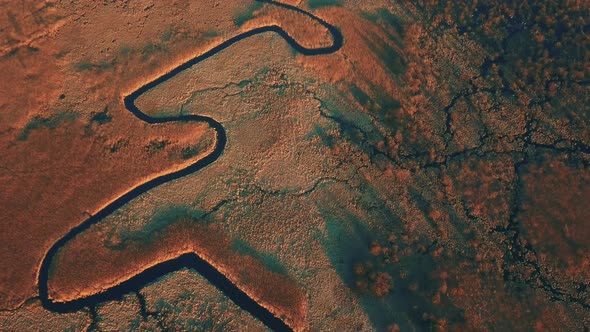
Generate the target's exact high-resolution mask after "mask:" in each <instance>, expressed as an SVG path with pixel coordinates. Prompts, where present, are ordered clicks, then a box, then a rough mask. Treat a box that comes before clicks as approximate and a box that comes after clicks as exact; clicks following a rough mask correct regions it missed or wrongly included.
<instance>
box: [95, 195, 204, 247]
mask: <svg viewBox="0 0 590 332" xmlns="http://www.w3.org/2000/svg"><path fill="white" fill-rule="evenodd" d="M206 214H207V212H206V211H203V210H195V209H192V208H190V207H188V206H186V205H172V206H169V207H165V208H162V209H159V210H157V211H156V213H155V214H154V215H153V217H152V219H151V221H150V222H148V223H145V224H144V225H142V226H141V227H140V228H138V229H126V230H123V231H120V232H119V234H118V238H119V241H117V242H116V243H114V241H113V240H112V238H113V237H114V235H115V234H114V232H113V234H111V236H110V238H109V239H108V240H107V241H106V242H105V246H106V247H108V248H111V249H114V250H121V249H125V248H126V247H127V244H128V243H129V242H130V241H133V242H140V243H144V244H149V243H151V242H152V241H153V240H154V239H155V238H156V236H157V235H158V234H159V233H161V232H162V231H164V230H165V229H166V228H167V227H168V226H170V225H173V224H175V223H177V222H180V221H183V220H188V221H201V222H206V221H204V218H203V217H204V216H205V215H206Z"/></svg>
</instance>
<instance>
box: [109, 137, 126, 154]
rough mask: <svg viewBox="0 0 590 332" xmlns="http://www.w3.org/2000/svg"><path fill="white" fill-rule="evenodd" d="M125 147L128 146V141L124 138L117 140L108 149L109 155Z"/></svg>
mask: <svg viewBox="0 0 590 332" xmlns="http://www.w3.org/2000/svg"><path fill="white" fill-rule="evenodd" d="M127 145H129V139H126V138H121V139H119V140H118V141H117V142H115V144H113V145H112V146H111V147H110V148H109V151H110V152H111V153H115V152H117V151H119V150H121V148H123V147H125V146H127Z"/></svg>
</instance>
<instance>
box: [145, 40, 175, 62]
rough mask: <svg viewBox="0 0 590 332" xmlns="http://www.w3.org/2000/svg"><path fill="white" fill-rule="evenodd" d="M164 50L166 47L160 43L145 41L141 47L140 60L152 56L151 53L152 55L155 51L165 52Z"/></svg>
mask: <svg viewBox="0 0 590 332" xmlns="http://www.w3.org/2000/svg"><path fill="white" fill-rule="evenodd" d="M166 51H168V49H167V48H166V46H165V45H164V44H162V43H153V42H150V43H147V44H146V45H145V46H144V47H143V48H142V49H141V61H147V60H149V59H150V58H151V57H152V55H154V54H156V53H161V52H166Z"/></svg>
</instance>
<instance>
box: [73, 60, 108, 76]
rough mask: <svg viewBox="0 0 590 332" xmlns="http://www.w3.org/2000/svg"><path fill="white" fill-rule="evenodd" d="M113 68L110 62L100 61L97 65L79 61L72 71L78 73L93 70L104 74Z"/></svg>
mask: <svg viewBox="0 0 590 332" xmlns="http://www.w3.org/2000/svg"><path fill="white" fill-rule="evenodd" d="M112 68H113V63H112V62H107V61H101V62H99V63H93V62H89V61H80V62H78V63H76V64H75V65H74V69H76V70H77V71H79V72H85V71H90V70H95V71H97V72H99V73H100V72H104V71H107V70H110V69H112Z"/></svg>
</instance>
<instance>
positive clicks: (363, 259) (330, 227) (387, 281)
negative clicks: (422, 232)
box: [318, 187, 463, 331]
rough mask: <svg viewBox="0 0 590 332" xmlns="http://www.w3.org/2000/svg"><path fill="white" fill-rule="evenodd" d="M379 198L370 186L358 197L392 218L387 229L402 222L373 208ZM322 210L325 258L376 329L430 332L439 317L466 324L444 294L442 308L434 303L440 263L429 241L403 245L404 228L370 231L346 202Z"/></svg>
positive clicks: (390, 214) (385, 209)
mask: <svg viewBox="0 0 590 332" xmlns="http://www.w3.org/2000/svg"><path fill="white" fill-rule="evenodd" d="M376 195H378V194H377V193H376V192H375V191H374V190H371V188H370V187H365V189H363V192H362V193H360V197H361V198H362V200H364V201H367V202H371V204H372V206H373V209H372V210H373V214H375V215H374V216H373V217H376V216H377V215H379V216H381V217H380V218H383V216H388V217H386V218H387V219H391V220H388V222H387V223H386V224H385V225H387V224H399V222H400V221H399V220H396V217H394V216H392V212H391V211H389V210H388V209H387V208H385V207H379V205H375V202H376V201H377V202H378V201H379V200H380V198H379V197H378V196H376ZM318 207H319V209H320V212H321V214H322V216H323V218H324V220H325V222H326V235H325V236H324V237H322V238H321V240H320V241H321V243H322V245H323V246H324V248H325V250H326V253H327V256H328V258H329V260H330V262H331V263H332V264H333V266H334V267H335V269H336V272H337V273H338V274H339V276H340V277H341V278H342V281H343V282H344V283H345V284H346V285H347V286H348V287H350V288H351V289H352V290H353V294H354V295H355V296H356V297H357V298H358V299H359V302H360V303H361V305H362V307H363V308H364V310H365V312H366V313H367V314H368V317H369V319H370V321H371V323H372V325H373V327H374V328H375V329H376V330H378V331H386V330H387V329H388V328H391V327H392V326H394V325H397V326H398V327H399V328H400V329H401V331H412V330H418V331H428V330H433V329H435V328H436V324H437V323H436V319H439V318H444V319H447V320H448V321H449V323H459V322H462V321H463V316H462V312H461V311H460V310H459V309H457V308H456V307H454V306H453V305H452V303H451V302H450V299H449V298H447V296H446V295H442V296H441V300H440V301H442V302H443V303H444V305H435V304H433V303H432V301H430V300H431V298H432V296H433V295H434V294H435V293H436V292H437V289H438V287H439V281H437V280H436V279H433V277H432V276H433V274H434V273H433V272H434V271H435V269H436V267H437V262H436V261H435V260H434V259H433V257H432V256H431V255H429V253H428V249H425V248H426V246H425V244H428V243H430V242H429V241H428V240H427V239H422V240H416V241H414V242H409V241H400V238H404V236H405V233H404V231H403V229H402V228H401V227H395V228H392V229H395V232H393V233H391V235H390V236H389V237H387V236H384V235H383V233H384V232H383V230H373V229H371V228H370V227H369V226H368V224H367V222H366V220H363V219H361V218H360V217H359V216H357V215H356V214H355V213H354V212H353V211H350V210H348V208H347V207H346V205H345V204H344V203H340V204H337V205H336V206H331V207H329V208H325V207H320V206H318ZM363 211H367V210H365V209H363ZM425 317H427V318H425Z"/></svg>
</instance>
